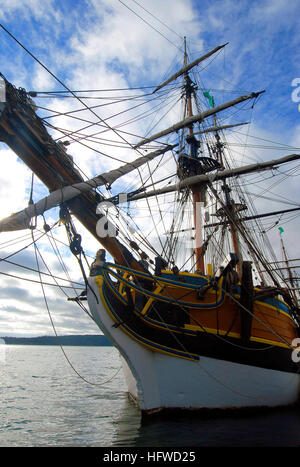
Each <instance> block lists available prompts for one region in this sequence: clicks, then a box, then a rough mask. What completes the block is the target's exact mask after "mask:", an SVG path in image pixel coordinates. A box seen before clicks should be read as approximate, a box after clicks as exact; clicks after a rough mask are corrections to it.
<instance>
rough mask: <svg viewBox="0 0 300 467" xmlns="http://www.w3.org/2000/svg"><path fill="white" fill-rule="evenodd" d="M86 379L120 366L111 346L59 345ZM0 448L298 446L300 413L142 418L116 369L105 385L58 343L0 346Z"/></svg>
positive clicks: (85, 371)
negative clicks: (81, 377)
mask: <svg viewBox="0 0 300 467" xmlns="http://www.w3.org/2000/svg"><path fill="white" fill-rule="evenodd" d="M65 351H66V353H67V355H68V358H69V359H70V361H71V362H72V364H73V365H74V367H75V368H76V370H77V371H78V373H79V374H80V375H81V376H83V377H84V378H85V379H87V380H88V381H90V382H93V383H102V382H104V381H106V380H107V379H109V378H111V376H113V374H115V373H116V371H117V370H118V369H119V367H120V361H119V356H118V353H117V351H116V350H115V349H114V348H112V347H65ZM0 391H1V411H0V446H1V447H4V446H18V447H23V446H91V447H104V446H105V447H114V446H118V447H120V446H123V447H124V446H139V447H142V446H143V447H179V446H181V447H187V446H189V447H191V446H194V447H202V446H203V447H204V446H207V447H208V446H268V447H269V446H290V447H294V446H298V447H300V413H299V412H297V411H295V410H290V409H289V410H286V411H274V412H272V413H268V414H261V415H255V416H254V415H253V416H247V417H242V418H225V419H223V418H214V419H209V420H206V419H203V418H202V419H201V418H199V417H193V418H188V417H180V418H175V419H174V418H173V419H164V420H156V421H153V422H151V423H147V424H144V423H143V424H142V423H141V418H140V414H139V411H138V410H137V408H136V407H135V406H134V405H133V404H132V403H131V402H130V401H129V400H128V398H127V394H126V388H125V384H124V380H123V373H122V370H121V371H120V372H119V373H118V374H117V375H116V376H115V377H114V378H113V379H112V380H111V381H110V382H108V383H107V384H104V385H102V386H95V385H90V384H88V383H87V382H85V381H83V380H82V379H80V378H79V377H78V375H77V374H76V373H75V372H74V370H73V369H72V368H71V367H70V366H69V364H68V363H67V361H66V359H65V357H64V355H63V354H62V352H61V349H60V348H59V347H44V346H3V345H2V346H1V345H0Z"/></svg>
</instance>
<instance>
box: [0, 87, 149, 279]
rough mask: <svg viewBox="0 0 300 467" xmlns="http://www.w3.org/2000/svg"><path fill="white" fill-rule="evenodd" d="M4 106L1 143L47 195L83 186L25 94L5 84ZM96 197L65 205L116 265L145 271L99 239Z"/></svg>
mask: <svg viewBox="0 0 300 467" xmlns="http://www.w3.org/2000/svg"><path fill="white" fill-rule="evenodd" d="M5 86H6V102H5V106H2V107H3V108H1V109H0V141H2V142H4V143H5V144H7V146H9V147H10V148H11V149H12V150H13V151H14V152H15V153H16V154H17V155H18V156H19V157H20V159H21V160H23V161H24V163H25V164H26V165H27V166H28V167H29V168H30V169H31V170H32V171H33V172H34V173H35V174H36V175H37V176H38V177H39V179H40V180H41V181H42V182H43V183H44V184H45V185H46V186H47V187H48V189H49V191H54V190H58V189H61V188H62V187H64V186H66V185H73V184H76V183H80V182H84V180H83V178H82V176H81V175H80V173H79V172H78V170H76V168H75V167H74V165H73V162H72V159H71V158H70V156H68V155H67V154H66V152H65V151H64V150H63V149H62V148H61V146H60V145H59V144H57V143H56V142H55V141H54V140H53V139H52V138H51V136H50V135H49V133H48V132H47V130H46V128H45V127H44V125H43V122H42V120H41V119H40V118H39V117H38V116H37V115H36V113H35V110H34V106H33V102H32V101H31V100H30V99H29V98H28V95H27V93H26V91H24V90H22V89H16V88H15V87H14V86H13V85H12V84H10V83H9V82H8V81H7V80H5ZM99 202H100V199H99V196H98V194H97V193H96V192H95V191H93V190H90V191H88V192H86V193H82V194H80V195H79V196H76V197H75V198H73V199H70V200H69V201H67V202H66V204H67V207H68V208H69V209H70V210H71V213H72V214H74V216H75V217H77V219H78V220H79V221H80V222H81V223H82V225H83V226H84V227H85V228H86V229H87V230H88V231H89V232H90V233H91V234H92V235H93V236H94V237H95V238H96V240H98V241H99V243H100V244H101V245H102V246H103V247H104V248H105V249H106V250H107V251H108V252H109V253H110V254H111V256H112V257H113V258H114V259H115V261H116V263H119V264H122V265H125V266H129V267H132V268H133V269H137V270H141V271H143V270H144V268H143V267H142V266H141V264H140V263H139V262H138V261H137V260H136V259H135V258H134V257H133V256H132V254H131V253H130V251H129V250H128V249H127V248H126V247H125V246H124V245H123V244H122V243H120V242H119V240H118V239H117V238H116V237H110V236H106V237H101V238H100V237H99V236H98V235H97V231H96V226H97V222H98V220H99V215H97V213H96V208H97V206H98V204H99Z"/></svg>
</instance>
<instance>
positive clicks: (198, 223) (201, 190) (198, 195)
mask: <svg viewBox="0 0 300 467" xmlns="http://www.w3.org/2000/svg"><path fill="white" fill-rule="evenodd" d="M184 66H185V67H186V66H187V52H186V37H185V38H184ZM184 78H185V95H186V106H187V115H188V117H192V116H193V107H192V93H193V92H194V88H193V84H192V81H191V79H190V77H189V74H188V72H186V73H185V74H184ZM187 142H188V143H189V145H190V157H191V158H194V159H195V158H197V151H198V147H199V142H198V140H197V139H196V138H195V136H194V131H193V124H191V125H190V126H189V136H188V138H187ZM192 196H193V216H194V227H195V264H196V270H197V271H199V272H201V273H202V274H204V273H205V266H204V256H203V254H202V250H203V240H202V219H201V204H200V203H203V202H205V184H199V185H195V186H193V187H192Z"/></svg>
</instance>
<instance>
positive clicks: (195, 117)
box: [134, 91, 265, 149]
mask: <svg viewBox="0 0 300 467" xmlns="http://www.w3.org/2000/svg"><path fill="white" fill-rule="evenodd" d="M263 92H265V91H260V92H252V93H251V94H247V95H245V96H240V97H237V98H236V99H233V100H231V101H228V102H225V103H224V104H221V105H218V106H217V107H213V108H212V109H208V110H205V111H204V112H201V113H200V114H197V115H193V116H192V117H188V118H186V119H184V120H181V121H180V122H178V123H176V124H175V125H172V126H171V127H169V128H167V129H166V130H163V131H160V132H158V133H155V134H154V135H152V136H150V137H149V138H146V139H143V140H141V141H140V142H139V143H137V144H136V145H135V146H134V148H135V149H136V148H139V147H140V146H143V145H144V144H146V143H150V142H151V141H154V140H156V139H158V138H161V137H162V136H166V135H168V134H170V133H174V132H176V131H179V130H181V129H182V128H185V127H188V126H190V125H192V124H193V123H196V122H202V121H203V120H204V119H205V118H207V117H209V116H210V115H214V114H216V113H218V112H221V110H225V109H227V108H228V107H232V106H234V105H236V104H239V103H240V102H244V101H246V100H248V99H253V98H256V97H258V96H259V95H260V94H262V93H263Z"/></svg>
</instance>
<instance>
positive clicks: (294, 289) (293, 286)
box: [279, 227, 298, 306]
mask: <svg viewBox="0 0 300 467" xmlns="http://www.w3.org/2000/svg"><path fill="white" fill-rule="evenodd" d="M279 232H280V243H281V248H282V253H283V257H284V262H285V264H286V269H287V272H288V277H289V281H290V284H291V292H292V294H293V297H294V300H295V305H296V306H297V303H298V300H297V295H296V288H295V281H294V277H293V274H292V271H291V267H290V264H289V261H288V258H287V254H286V250H285V246H284V243H283V238H282V232H283V229H282V227H280V228H279Z"/></svg>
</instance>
